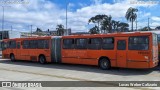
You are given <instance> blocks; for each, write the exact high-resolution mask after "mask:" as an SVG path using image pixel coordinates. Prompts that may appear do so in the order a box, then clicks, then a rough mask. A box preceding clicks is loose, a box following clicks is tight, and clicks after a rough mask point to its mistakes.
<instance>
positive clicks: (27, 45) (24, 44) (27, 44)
mask: <svg viewBox="0 0 160 90" xmlns="http://www.w3.org/2000/svg"><path fill="white" fill-rule="evenodd" d="M23 48H24V49H28V48H29V41H28V40H24V41H23Z"/></svg>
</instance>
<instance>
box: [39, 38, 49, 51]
mask: <svg viewBox="0 0 160 90" xmlns="http://www.w3.org/2000/svg"><path fill="white" fill-rule="evenodd" d="M37 48H38V49H48V48H49V40H38V46H37Z"/></svg>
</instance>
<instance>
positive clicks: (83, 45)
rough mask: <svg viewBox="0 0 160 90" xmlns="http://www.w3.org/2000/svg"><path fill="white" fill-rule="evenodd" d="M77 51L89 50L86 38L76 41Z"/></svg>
mask: <svg viewBox="0 0 160 90" xmlns="http://www.w3.org/2000/svg"><path fill="white" fill-rule="evenodd" d="M76 49H87V39H84V38H78V39H76Z"/></svg>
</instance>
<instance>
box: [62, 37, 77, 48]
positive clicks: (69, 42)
mask: <svg viewBox="0 0 160 90" xmlns="http://www.w3.org/2000/svg"><path fill="white" fill-rule="evenodd" d="M74 46H75V45H74V39H63V49H74Z"/></svg>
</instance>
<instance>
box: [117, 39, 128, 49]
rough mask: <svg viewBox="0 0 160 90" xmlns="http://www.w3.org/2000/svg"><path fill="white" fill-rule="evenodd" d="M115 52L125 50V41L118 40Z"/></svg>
mask: <svg viewBox="0 0 160 90" xmlns="http://www.w3.org/2000/svg"><path fill="white" fill-rule="evenodd" d="M117 50H126V41H125V40H119V41H118V42H117Z"/></svg>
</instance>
